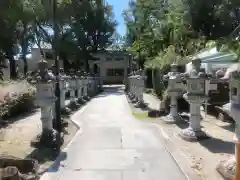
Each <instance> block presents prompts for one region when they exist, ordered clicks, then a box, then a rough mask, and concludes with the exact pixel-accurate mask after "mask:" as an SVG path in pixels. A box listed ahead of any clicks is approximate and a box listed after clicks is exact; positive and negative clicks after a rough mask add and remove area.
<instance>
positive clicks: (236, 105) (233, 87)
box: [217, 71, 240, 180]
mask: <svg viewBox="0 0 240 180" xmlns="http://www.w3.org/2000/svg"><path fill="white" fill-rule="evenodd" d="M229 87H230V88H229V89H230V94H229V95H230V112H231V115H232V117H233V119H234V120H235V122H236V125H235V133H236V135H235V137H234V141H235V144H236V145H235V156H232V157H230V158H229V159H228V160H226V161H222V162H220V163H219V165H218V167H217V170H218V171H219V172H220V173H221V174H222V175H223V176H224V177H225V178H226V179H228V178H232V177H233V176H234V175H235V180H237V179H240V162H239V161H240V72H237V71H235V72H232V73H231V76H230V84H229Z"/></svg>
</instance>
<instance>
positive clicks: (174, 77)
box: [163, 64, 185, 123]
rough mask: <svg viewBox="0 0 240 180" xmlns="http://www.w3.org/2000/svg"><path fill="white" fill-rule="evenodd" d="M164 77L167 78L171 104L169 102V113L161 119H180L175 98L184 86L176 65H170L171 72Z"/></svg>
mask: <svg viewBox="0 0 240 180" xmlns="http://www.w3.org/2000/svg"><path fill="white" fill-rule="evenodd" d="M164 79H165V80H168V88H167V93H168V96H170V99H171V104H170V113H169V114H168V115H167V116H165V117H163V120H164V121H165V122H166V123H175V122H176V121H178V120H180V119H181V117H180V116H179V114H178V104H177V99H178V97H179V96H180V95H181V94H182V93H183V91H184V90H185V86H184V85H183V83H182V76H181V74H180V73H179V72H178V65H177V64H172V65H171V72H169V73H168V74H167V75H164Z"/></svg>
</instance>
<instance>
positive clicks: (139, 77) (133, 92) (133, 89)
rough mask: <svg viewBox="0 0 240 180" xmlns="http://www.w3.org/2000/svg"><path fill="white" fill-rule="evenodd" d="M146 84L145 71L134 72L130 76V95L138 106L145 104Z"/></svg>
mask: <svg viewBox="0 0 240 180" xmlns="http://www.w3.org/2000/svg"><path fill="white" fill-rule="evenodd" d="M144 85H145V76H144V73H143V71H141V70H139V71H136V72H133V73H131V74H130V75H129V77H128V88H129V97H130V99H131V100H132V102H133V103H137V105H138V106H144V101H143V92H144Z"/></svg>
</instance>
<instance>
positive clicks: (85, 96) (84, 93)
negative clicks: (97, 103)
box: [83, 73, 90, 101]
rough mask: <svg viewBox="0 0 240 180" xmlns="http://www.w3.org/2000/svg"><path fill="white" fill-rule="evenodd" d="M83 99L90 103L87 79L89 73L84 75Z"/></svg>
mask: <svg viewBox="0 0 240 180" xmlns="http://www.w3.org/2000/svg"><path fill="white" fill-rule="evenodd" d="M83 98H84V100H86V101H88V100H89V99H90V98H89V96H88V78H87V73H84V76H83Z"/></svg>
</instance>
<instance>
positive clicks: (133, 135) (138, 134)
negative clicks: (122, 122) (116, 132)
mask: <svg viewBox="0 0 240 180" xmlns="http://www.w3.org/2000/svg"><path fill="white" fill-rule="evenodd" d="M122 147H123V148H135V149H139V148H164V146H163V144H162V143H161V141H159V139H158V138H157V137H156V135H155V134H154V133H153V131H152V130H151V129H148V128H146V127H145V128H138V129H132V128H122Z"/></svg>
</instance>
